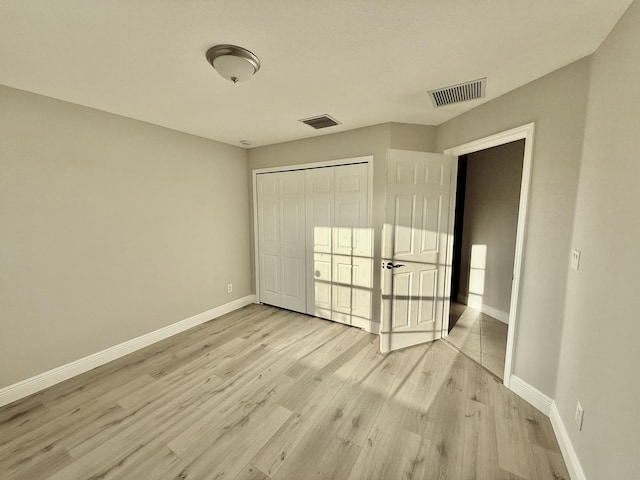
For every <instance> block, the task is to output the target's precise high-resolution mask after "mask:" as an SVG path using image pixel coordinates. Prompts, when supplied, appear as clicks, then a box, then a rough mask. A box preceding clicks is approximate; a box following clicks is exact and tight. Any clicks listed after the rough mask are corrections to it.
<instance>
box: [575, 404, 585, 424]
mask: <svg viewBox="0 0 640 480" xmlns="http://www.w3.org/2000/svg"><path fill="white" fill-rule="evenodd" d="M574 420H575V421H576V425H578V430H582V421H583V420H584V408H582V405H580V402H578V404H577V405H576V415H575V417H574Z"/></svg>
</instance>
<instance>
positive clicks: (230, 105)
mask: <svg viewBox="0 0 640 480" xmlns="http://www.w3.org/2000/svg"><path fill="white" fill-rule="evenodd" d="M630 3H631V0H580V2H576V0H535V1H534V0H526V1H525V0H483V1H480V0H317V1H309V0H251V1H249V0H219V1H215V0H210V1H205V0H108V1H107V0H104V1H87V0H57V1H51V0H28V1H26V0H0V84H4V85H8V86H11V87H15V88H19V89H22V90H27V91H31V92H35V93H39V94H43V95H47V96H50V97H54V98H59V99H62V100H66V101H69V102H73V103H77V104H81V105H86V106H89V107H93V108H97V109H100V110H104V111H107V112H112V113H117V114H120V115H124V116H127V117H131V118H135V119H139V120H144V121H146V122H150V123H154V124H157V125H162V126H165V127H169V128H172V129H175V130H180V131H184V132H188V133H192V134H195V135H199V136H202V137H207V138H212V139H215V140H219V141H222V142H226V143H231V144H235V145H238V143H239V141H240V140H241V139H249V140H251V142H252V145H253V146H259V145H266V144H271V143H277V142H282V141H286V140H293V139H297V138H304V137H309V136H314V135H322V134H326V133H334V132H337V131H341V130H349V129H353V128H357V127H362V126H366V125H373V124H378V123H384V122H404V123H417V124H424V125H438V124H440V123H442V122H443V121H446V120H448V119H450V118H453V117H455V116H457V115H459V114H461V113H463V112H465V111H467V110H469V109H471V108H473V107H475V106H477V105H479V104H481V103H482V102H485V101H488V100H490V99H492V98H495V97H497V96H500V95H502V94H504V93H506V92H508V91H510V90H513V89H515V88H517V87H519V86H521V85H524V84H525V83H528V82H530V81H531V80H534V79H536V78H539V77H541V76H543V75H545V74H547V73H549V72H551V71H553V70H556V69H558V68H560V67H562V66H564V65H567V64H569V63H571V62H573V61H575V60H577V59H579V58H582V57H584V56H586V55H589V54H591V53H593V52H594V51H595V50H596V49H597V47H598V46H599V45H600V43H601V42H602V40H604V38H605V37H606V35H607V34H608V33H609V31H611V29H612V28H613V26H614V24H615V23H616V21H617V20H618V19H619V18H620V17H621V16H622V14H623V13H624V11H625V10H626V8H627V7H628V6H629V4H630ZM220 43H231V44H236V45H241V46H243V47H245V48H248V49H249V50H251V51H253V52H254V53H255V54H256V55H258V57H259V58H260V60H261V62H262V68H261V69H260V71H259V72H258V73H257V74H256V75H255V77H253V78H251V79H250V80H248V81H247V82H244V83H240V84H237V85H234V84H232V83H231V82H229V81H227V80H224V79H223V78H222V77H220V76H219V75H218V74H217V72H216V71H215V70H214V69H213V68H211V66H210V65H209V64H208V63H207V61H206V59H205V52H206V51H207V49H208V48H209V47H210V46H212V45H216V44H220ZM481 77H487V96H486V98H485V99H482V100H473V101H470V102H466V103H463V104H458V105H454V106H448V107H441V108H438V109H435V108H434V107H433V105H432V104H431V101H430V99H429V97H428V95H427V91H428V90H432V89H435V88H439V87H444V86H447V85H451V84H456V83H461V82H464V81H468V80H474V79H477V78H481ZM0 108H1V106H0ZM323 113H328V114H329V115H331V116H333V117H335V118H336V119H338V120H339V121H340V122H342V125H339V126H337V127H331V128H327V129H325V130H320V131H315V130H313V129H311V128H310V127H308V126H306V125H303V124H301V123H300V122H298V121H297V120H298V119H301V118H307V117H310V116H314V115H317V114H323Z"/></svg>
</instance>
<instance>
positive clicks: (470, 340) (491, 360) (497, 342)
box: [447, 302, 507, 378]
mask: <svg viewBox="0 0 640 480" xmlns="http://www.w3.org/2000/svg"><path fill="white" fill-rule="evenodd" d="M449 317H450V320H449V321H450V322H452V321H453V322H455V326H454V327H453V329H452V330H451V331H450V332H449V336H447V341H448V342H449V343H451V344H453V345H454V346H455V347H456V348H458V349H459V350H460V351H461V352H462V353H464V354H465V355H467V356H468V357H470V358H472V359H473V360H475V361H476V362H478V363H479V364H480V365H482V366H483V367H484V368H486V369H487V370H489V371H490V372H491V373H493V374H494V375H496V376H498V377H499V378H502V377H503V376H504V359H505V353H506V351H507V324H506V323H502V322H501V321H499V320H496V319H495V318H492V317H490V316H489V315H485V314H484V313H482V312H480V311H478V310H475V309H473V308H471V307H467V306H466V305H463V304H461V303H457V302H451V310H450V315H449Z"/></svg>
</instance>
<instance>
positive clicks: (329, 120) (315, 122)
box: [298, 114, 340, 130]
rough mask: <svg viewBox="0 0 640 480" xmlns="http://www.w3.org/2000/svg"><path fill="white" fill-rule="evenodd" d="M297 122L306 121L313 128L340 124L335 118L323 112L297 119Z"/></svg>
mask: <svg viewBox="0 0 640 480" xmlns="http://www.w3.org/2000/svg"><path fill="white" fill-rule="evenodd" d="M298 121H299V122H302V123H306V124H307V125H309V126H310V127H313V128H315V129H316V130H318V129H320V128H327V127H335V126H336V125H340V122H339V121H337V120H336V119H335V118H333V117H331V116H329V115H327V114H324V115H318V116H317V117H310V118H303V119H302V120H298Z"/></svg>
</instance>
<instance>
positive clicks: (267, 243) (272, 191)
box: [257, 175, 281, 305]
mask: <svg viewBox="0 0 640 480" xmlns="http://www.w3.org/2000/svg"><path fill="white" fill-rule="evenodd" d="M257 193H258V243H259V245H258V262H259V269H260V290H261V291H260V299H261V301H262V302H264V303H268V304H271V305H278V304H279V303H280V296H281V274H280V181H279V179H278V177H277V176H276V175H258V177H257Z"/></svg>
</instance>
